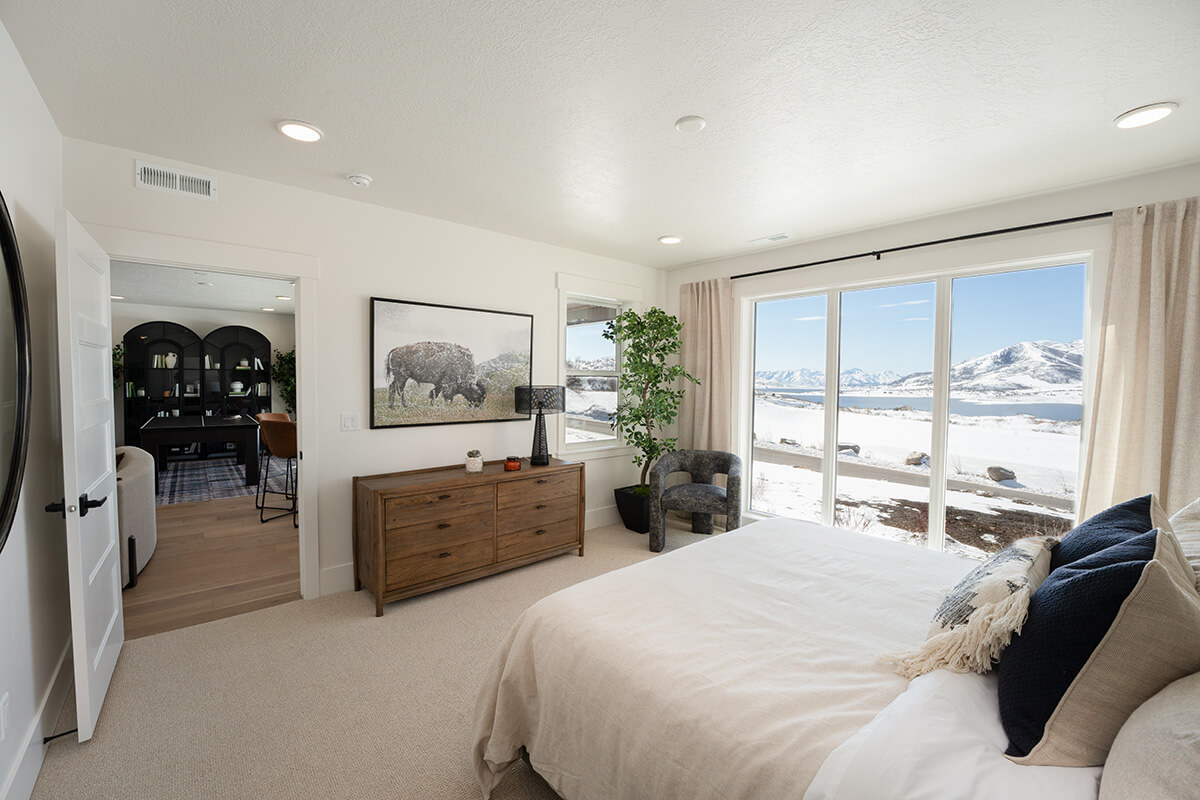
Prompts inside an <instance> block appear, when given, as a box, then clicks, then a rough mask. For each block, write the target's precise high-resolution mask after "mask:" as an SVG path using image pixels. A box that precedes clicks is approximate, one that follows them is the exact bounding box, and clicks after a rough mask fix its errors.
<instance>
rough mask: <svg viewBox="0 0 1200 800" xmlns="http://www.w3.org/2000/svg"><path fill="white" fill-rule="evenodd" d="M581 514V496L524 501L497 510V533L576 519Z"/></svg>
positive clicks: (542, 526)
mask: <svg viewBox="0 0 1200 800" xmlns="http://www.w3.org/2000/svg"><path fill="white" fill-rule="evenodd" d="M578 515H579V497H578V496H577V495H573V496H571V497H558V498H555V499H553V500H541V501H533V502H528V501H526V502H524V503H521V504H520V505H515V506H511V507H509V508H502V509H500V510H499V511H497V512H496V533H497V534H505V533H512V532H514V531H520V530H524V529H526V528H544V527H546V526H547V525H549V524H550V523H552V522H561V521H562V520H566V519H575V518H576V517H577V516H578Z"/></svg>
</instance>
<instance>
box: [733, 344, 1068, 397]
mask: <svg viewBox="0 0 1200 800" xmlns="http://www.w3.org/2000/svg"><path fill="white" fill-rule="evenodd" d="M1082 382H1083V342H1082V341H1076V342H1066V343H1063V342H1048V341H1037V342H1019V343H1017V344H1014V345H1010V346H1009V347H1005V348H1002V349H1000V350H997V351H995V352H994V353H988V354H987V355H982V356H979V357H978V358H972V359H968V360H967V361H962V362H959V363H958V364H955V365H954V366H952V367H950V386H951V388H952V389H953V390H955V391H961V392H980V393H988V394H995V393H1005V392H1012V391H1021V390H1038V389H1067V388H1070V387H1072V386H1079V385H1081V384H1082ZM754 385H755V386H756V387H758V388H760V389H814V390H822V389H824V388H825V373H824V372H823V371H821V370H814V369H798V370H783V369H781V370H769V371H767V370H764V371H762V372H758V373H756V374H755V376H754ZM841 385H842V386H843V387H851V386H853V387H860V388H868V387H871V388H876V387H886V388H887V390H888V393H890V394H916V395H921V394H928V393H929V392H932V391H933V373H931V372H915V373H913V374H911V375H905V376H903V377H901V376H900V375H897V374H896V373H895V372H892V371H891V370H883V371H881V372H868V371H866V370H861V369H857V368H852V369H846V370H842V374H841Z"/></svg>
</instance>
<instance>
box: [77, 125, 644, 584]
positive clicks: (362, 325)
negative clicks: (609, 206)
mask: <svg viewBox="0 0 1200 800" xmlns="http://www.w3.org/2000/svg"><path fill="white" fill-rule="evenodd" d="M286 145H287V143H286V142H285V141H284V140H282V139H281V140H280V146H281V147H282V146H286ZM139 157H142V158H147V159H149V160H152V161H155V162H157V163H163V162H164V161H165V162H166V163H173V162H170V161H167V160H165V159H162V158H159V157H157V156H153V155H142V154H138V153H135V152H132V151H128V150H121V149H117V148H112V147H107V146H103V145H97V144H93V143H90V142H83V141H79V140H74V139H67V140H65V141H64V163H65V189H64V191H65V198H66V205H67V208H68V209H70V211H71V212H72V213H73V214H74V215H75V216H76V217H77V218H78V219H79V220H80V221H81V222H83V223H84V224H85V225H89V224H90V225H92V226H106V227H108V228H122V229H132V230H136V231H147V232H152V233H155V234H165V235H168V236H173V237H183V238H181V239H180V240H179V242H178V243H177V247H176V256H175V258H174V262H176V263H186V262H188V261H189V256H188V255H187V251H188V249H189V243H194V253H195V256H194V257H195V258H196V259H203V258H204V253H205V252H206V249H205V243H206V242H221V243H227V244H235V245H243V246H249V247H255V248H263V249H267V250H276V251H286V252H290V253H303V254H308V255H311V256H315V257H317V258H318V259H319V260H320V279H319V280H318V281H317V284H318V298H317V307H318V308H317V313H316V316H317V340H318V345H317V350H318V352H317V362H318V363H317V370H318V376H319V386H318V399H317V405H318V414H319V433H318V436H319V464H320V492H319V500H320V511H319V529H320V554H319V560H320V567H321V572H322V575H321V593H322V594H327V593H329V592H333V591H341V590H345V589H348V588H351V586H352V567H351V564H352V555H351V504H350V490H351V480H350V479H351V477H352V476H354V475H366V474H372V473H378V472H390V471H394V470H403V469H413V468H419V467H429V466H435V465H440V464H453V463H461V462H462V459H463V457H464V456H465V454H466V451H467V450H470V449H472V448H479V449H480V450H482V451H483V453H484V457H485V458H488V459H494V458H503V457H504V456H506V455H509V454H512V453H519V454H525V453H528V452H529V450H530V445H531V440H532V436H533V424H532V422H505V423H492V424H471V425H441V426H434V427H424V428H406V429H388V430H377V431H372V430H368V429H365V428H364V430H361V431H355V432H348V433H343V432H341V430H340V427H339V423H340V414H342V413H346V412H357V413H358V414H360V415H361V416H362V418H363V420H364V424H365V421H366V420H367V418H368V416H369V408H368V402H369V395H368V375H369V374H370V363H369V354H368V352H367V351H368V346H369V318H370V317H369V305H368V298H370V297H371V296H380V297H390V298H398V299H405V300H418V301H425V302H433V303H446V304H452V305H463V306H469V307H475V308H487V309H497V310H502V311H518V312H526V313H532V314H533V315H534V345H533V354H534V365H533V378H534V381H535V382H538V383H553V382H554V381H555V380H556V378H557V374H558V372H557V360H558V358H559V354H558V338H559V337H558V333H557V325H558V293H557V289H556V287H555V275H556V274H557V273H558V272H569V273H574V274H578V275H583V276H590V277H597V278H603V279H606V280H611V281H614V282H619V283H627V284H633V285H636V286H640V287H643V288H644V291H645V296H646V297H647V298H648V299H651V300H653V299H654V298H656V296H657V295H656V289H657V286H658V281H659V280H660V277H661V276H660V275H659V273H658V272H657V271H655V270H651V269H648V268H646V267H642V266H638V265H635V264H629V263H626V262H621V261H615V260H613V259H608V258H601V257H599V256H593V255H588V254H585V253H580V252H576V251H572V250H567V249H564V248H561V247H553V246H550V245H545V244H539V243H536V242H532V241H528V240H524V239H518V238H514V237H511V236H505V235H502V234H497V233H493V232H490V231H485V230H480V229H477V228H470V227H466V226H463V225H457V224H454V223H450V222H445V221H442V220H436V219H432V218H429V217H421V216H417V215H414V214H407V213H403V212H399V211H394V210H390V209H385V208H380V207H377V206H372V205H367V204H365V203H360V202H355V201H351V200H346V199H342V198H336V197H331V196H328V195H322V194H318V193H315V192H311V191H306V190H300V189H294V188H291V187H287V186H283V185H280V184H275V183H270V182H267V181H261V180H256V179H251V178H247V177H245V176H240V175H234V174H230V173H222V172H217V171H215V170H209V169H207V168H205V167H204V166H202V165H200V166H194V167H193V168H195V169H199V170H202V171H205V172H209V173H215V174H216V175H217V177H218V178H219V180H220V182H221V197H220V201H219V202H216V203H212V202H208V201H204V200H197V199H194V198H188V197H178V198H176V197H171V196H164V195H163V194H161V193H157V192H150V191H145V190H139V189H137V188H135V187H134V182H133V169H134V160H135V159H136V158H139ZM185 166H192V165H185ZM512 202H520V188H519V187H514V190H513V196H512ZM113 255H114V256H118V255H128V254H123V253H113ZM197 263H198V264H199V265H201V266H203V265H204V264H203V261H198V262H197ZM298 309H301V312H300V313H303V312H302V309H303V305H299V306H298ZM554 422H555V424H557V420H555V421H554ZM306 462H307V459H306ZM587 476H588V481H587V505H588V525H589V526H593V525H595V524H596V523H599V522H607V521H609V520H612V519H615V516H613V515H612V512H611V508H612V503H613V500H612V491H611V490H612V488H613V487H615V486H618V485H624V484H627V483H630V482H633V481H634V480H635V476H636V470H635V469H634V468H633V467H632V465H631V464H629V463H628V461H627V459H626V458H616V459H612V458H609V459H604V458H601V459H594V460H589V461H588V464H587Z"/></svg>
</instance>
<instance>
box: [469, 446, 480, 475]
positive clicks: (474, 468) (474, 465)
mask: <svg viewBox="0 0 1200 800" xmlns="http://www.w3.org/2000/svg"><path fill="white" fill-rule="evenodd" d="M467 472H483V456H482V455H481V454H480V452H479V451H478V450H468V451H467Z"/></svg>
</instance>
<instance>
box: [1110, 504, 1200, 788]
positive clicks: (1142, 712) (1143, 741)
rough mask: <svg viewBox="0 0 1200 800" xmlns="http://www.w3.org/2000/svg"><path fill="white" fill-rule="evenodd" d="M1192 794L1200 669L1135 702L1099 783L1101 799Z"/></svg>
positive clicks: (1197, 781) (1197, 766) (1197, 760)
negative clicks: (1199, 671)
mask: <svg viewBox="0 0 1200 800" xmlns="http://www.w3.org/2000/svg"><path fill="white" fill-rule="evenodd" d="M1192 505H1195V503H1193V504H1192ZM1196 794H1200V673H1197V674H1194V675H1189V676H1187V677H1186V678H1180V679H1179V680H1177V681H1175V682H1174V683H1172V684H1171V685H1170V686H1168V687H1167V688H1165V689H1163V690H1162V691H1161V692H1159V693H1158V694H1156V695H1154V697H1151V698H1150V699H1149V700H1147V701H1146V702H1144V703H1142V704H1141V705H1140V706H1138V709H1137V711H1134V712H1133V715H1132V716H1130V717H1129V719H1128V720H1127V721H1126V722H1125V724H1124V725H1122V726H1121V732H1120V733H1118V734H1117V738H1116V741H1114V742H1113V746H1112V750H1110V751H1109V753H1108V760H1107V761H1106V762H1104V777H1103V778H1102V779H1101V781H1100V800H1129V798H1137V800H1177V798H1180V797H1194V796H1195V795H1196Z"/></svg>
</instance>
